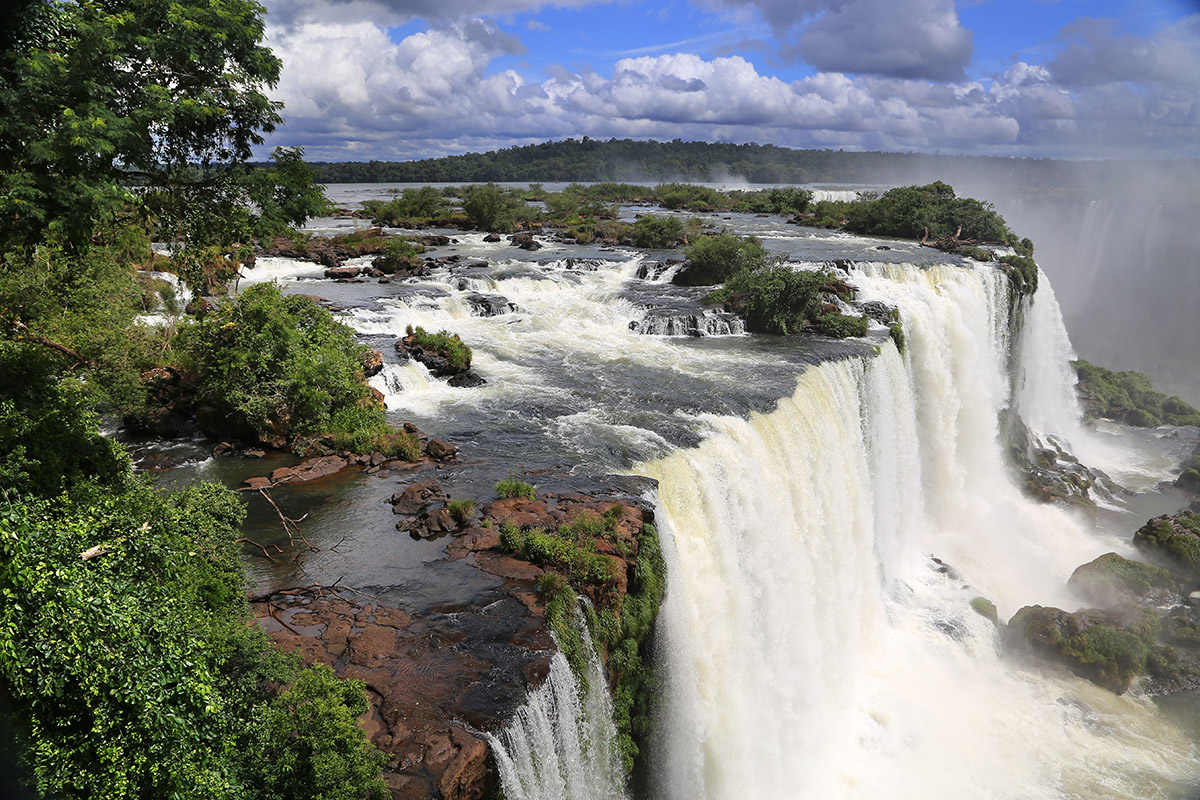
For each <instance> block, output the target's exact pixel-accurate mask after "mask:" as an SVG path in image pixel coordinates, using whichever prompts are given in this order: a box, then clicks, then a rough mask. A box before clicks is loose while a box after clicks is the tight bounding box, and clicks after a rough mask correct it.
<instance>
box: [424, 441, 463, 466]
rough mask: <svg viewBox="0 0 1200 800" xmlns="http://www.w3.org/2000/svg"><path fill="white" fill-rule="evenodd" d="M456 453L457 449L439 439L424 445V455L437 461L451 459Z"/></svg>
mask: <svg viewBox="0 0 1200 800" xmlns="http://www.w3.org/2000/svg"><path fill="white" fill-rule="evenodd" d="M457 452H458V448H457V447H455V446H454V445H452V444H450V443H448V442H444V441H442V440H441V439H430V440H429V443H428V444H426V445H425V453H426V454H427V455H428V456H429V457H430V458H435V459H437V460H438V461H442V460H444V459H447V458H453V457H454V455H455V454H456V453H457Z"/></svg>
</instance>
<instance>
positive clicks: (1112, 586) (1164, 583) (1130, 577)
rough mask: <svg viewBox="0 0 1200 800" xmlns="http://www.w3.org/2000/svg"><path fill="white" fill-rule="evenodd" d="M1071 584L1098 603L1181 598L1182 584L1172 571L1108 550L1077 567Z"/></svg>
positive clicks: (1153, 602)
mask: <svg viewBox="0 0 1200 800" xmlns="http://www.w3.org/2000/svg"><path fill="white" fill-rule="evenodd" d="M1067 585H1068V586H1070V587H1071V588H1072V589H1074V590H1075V591H1076V592H1078V593H1079V595H1080V596H1081V597H1083V598H1084V599H1085V600H1087V601H1088V602H1089V603H1094V604H1096V605H1098V606H1111V605H1118V604H1120V603H1123V602H1128V601H1131V600H1134V601H1138V602H1142V603H1148V604H1150V605H1161V604H1168V603H1171V604H1173V603H1176V602H1178V600H1179V587H1178V586H1177V585H1176V584H1175V581H1174V580H1173V579H1172V578H1171V573H1170V572H1168V571H1167V570H1165V569H1163V568H1162V567H1155V566H1151V565H1149V564H1143V563H1141V562H1140V561H1131V560H1129V559H1128V558H1124V557H1123V556H1120V555H1118V554H1116V553H1105V554H1104V555H1102V556H1100V557H1099V558H1096V559H1095V560H1093V561H1089V562H1088V563H1087V564H1083V565H1081V566H1080V567H1078V568H1076V570H1075V572H1073V573H1072V574H1071V578H1070V580H1068V581H1067Z"/></svg>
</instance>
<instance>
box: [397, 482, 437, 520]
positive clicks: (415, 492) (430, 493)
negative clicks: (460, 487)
mask: <svg viewBox="0 0 1200 800" xmlns="http://www.w3.org/2000/svg"><path fill="white" fill-rule="evenodd" d="M445 499H446V493H445V492H444V491H442V487H441V484H439V483H438V482H437V481H435V480H425V481H420V482H418V483H414V484H412V485H411V486H408V487H407V488H405V489H404V491H402V492H397V493H396V494H393V495H392V496H391V497H389V498H388V502H389V503H391V505H392V513H393V514H408V515H413V514H419V513H421V512H422V511H424V510H425V509H426V508H428V507H429V506H430V505H432V504H434V503H436V502H441V501H444V500H445Z"/></svg>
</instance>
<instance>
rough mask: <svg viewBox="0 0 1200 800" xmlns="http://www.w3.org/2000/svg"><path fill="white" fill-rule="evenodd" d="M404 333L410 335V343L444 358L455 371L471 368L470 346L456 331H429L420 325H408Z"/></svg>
mask: <svg viewBox="0 0 1200 800" xmlns="http://www.w3.org/2000/svg"><path fill="white" fill-rule="evenodd" d="M406 333H407V334H408V336H410V337H412V344H414V345H416V346H418V347H420V348H422V349H423V350H430V351H432V352H435V353H437V354H438V355H440V356H441V357H442V358H444V359H446V361H447V363H449V364H450V367H451V368H452V369H453V370H455V371H456V372H463V371H465V370H468V369H470V368H471V348H470V347H468V346H467V344H466V342H464V341H463V340H462V339H460V338H459V337H458V334H457V333H450V331H438V332H437V333H429V332H428V331H426V330H425V329H424V328H422V327H420V326H418V327H416V328H413V327H411V326H409V328H408V330H407V331H406Z"/></svg>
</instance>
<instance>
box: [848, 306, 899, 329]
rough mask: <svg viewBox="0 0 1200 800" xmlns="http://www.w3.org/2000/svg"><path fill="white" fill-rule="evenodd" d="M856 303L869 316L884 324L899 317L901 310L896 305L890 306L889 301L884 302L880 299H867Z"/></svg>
mask: <svg viewBox="0 0 1200 800" xmlns="http://www.w3.org/2000/svg"><path fill="white" fill-rule="evenodd" d="M855 305H856V306H857V307H858V309H859V310H860V311H862V312H863V313H864V314H866V315H867V316H868V317H870V318H871V319H873V320H875V321H876V322H882V323H883V324H884V325H888V324H890V323H892V322H895V321H896V320H897V319H899V317H898V314H899V311H898V310H897V309H896V307H895V306H889V305H888V304H887V303H884V302H882V301H880V300H866V301H864V302H861V303H856V304H855Z"/></svg>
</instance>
